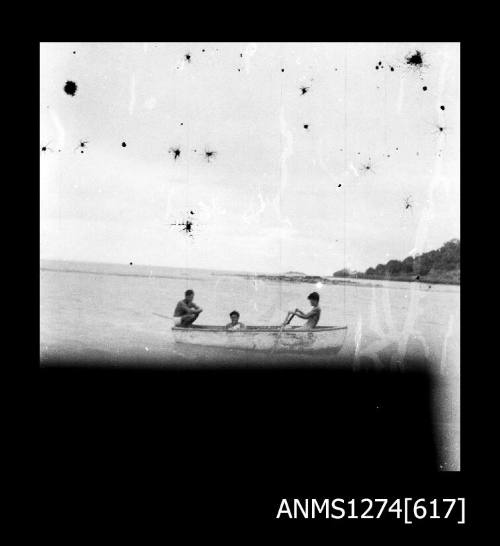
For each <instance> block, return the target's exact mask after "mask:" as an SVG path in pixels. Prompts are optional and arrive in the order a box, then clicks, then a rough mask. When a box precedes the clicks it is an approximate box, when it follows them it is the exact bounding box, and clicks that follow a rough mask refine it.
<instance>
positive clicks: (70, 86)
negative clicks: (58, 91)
mask: <svg viewBox="0 0 500 546" xmlns="http://www.w3.org/2000/svg"><path fill="white" fill-rule="evenodd" d="M76 90H77V85H76V83H75V82H72V81H70V80H68V81H67V82H66V83H65V84H64V91H65V93H67V94H68V95H71V96H72V97H74V96H75V93H76Z"/></svg>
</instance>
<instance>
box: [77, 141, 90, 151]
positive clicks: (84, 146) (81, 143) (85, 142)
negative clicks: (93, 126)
mask: <svg viewBox="0 0 500 546" xmlns="http://www.w3.org/2000/svg"><path fill="white" fill-rule="evenodd" d="M88 143H89V141H88V140H80V143H79V144H78V146H77V147H76V148H75V150H78V148H82V150H80V153H81V154H83V152H84V150H83V148H86V147H87V144H88Z"/></svg>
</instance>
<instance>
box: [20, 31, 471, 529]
mask: <svg viewBox="0 0 500 546" xmlns="http://www.w3.org/2000/svg"><path fill="white" fill-rule="evenodd" d="M255 41H263V40H255ZM316 41H319V40H316ZM364 41H367V40H364ZM404 41H407V40H404ZM33 45H34V48H33V50H30V51H29V52H28V56H29V53H31V54H33V57H32V58H33V61H34V68H35V69H34V81H33V87H34V89H36V90H37V92H36V93H35V96H34V103H33V106H34V116H35V117H34V119H35V120H38V121H35V126H36V131H35V137H34V146H33V149H34V155H35V172H34V201H33V205H34V206H33V209H32V213H33V218H34V224H35V225H34V228H35V229H34V231H33V233H34V235H35V237H34V246H35V255H34V272H35V286H34V294H33V300H32V301H34V302H35V305H36V306H37V312H36V313H35V314H34V324H33V327H34V343H33V359H32V363H33V364H34V367H35V369H36V371H35V373H37V376H38V382H39V387H38V390H39V397H38V399H37V402H38V408H39V410H41V411H40V415H41V421H42V422H40V421H39V425H40V427H41V430H44V431H45V432H46V431H47V429H44V428H43V419H44V417H47V414H46V412H44V411H43V406H44V403H46V401H47V398H49V399H50V400H51V401H52V402H53V403H54V404H56V403H59V402H61V400H63V399H65V395H63V394H61V392H63V391H67V389H68V387H70V385H73V386H74V385H76V384H77V385H78V388H79V391H78V392H79V393H80V394H83V393H82V390H84V389H88V391H87V394H88V395H89V396H90V398H92V397H93V396H94V397H96V396H97V399H98V393H97V392H96V391H95V390H94V391H93V390H92V385H93V384H95V383H94V382H95V381H96V380H97V381H100V382H101V385H103V384H106V385H107V387H108V388H109V389H111V388H112V385H113V384H115V385H116V384H117V385H118V386H119V388H120V389H122V390H127V389H128V388H130V387H131V386H132V385H135V386H137V385H138V384H140V385H141V386H142V388H143V391H142V395H141V396H140V397H139V399H140V400H141V401H142V402H143V403H145V402H146V401H147V400H148V398H149V396H150V393H151V391H154V389H155V387H156V386H157V385H158V382H157V380H158V374H157V373H155V372H150V371H148V372H140V371H138V370H136V371H119V372H118V371H113V372H112V374H113V375H112V376H111V375H109V373H108V372H105V371H102V370H101V371H97V370H89V369H81V368H80V369H73V370H64V371H63V370H55V369H53V368H40V367H39V344H38V340H39V308H40V306H39V303H40V300H39V282H38V281H39V259H40V254H39V252H40V248H39V235H40V233H39V219H40V218H39V86H38V81H39V49H38V47H39V43H38V42H35V43H34V44H33ZM467 47H468V46H467ZM467 55H469V60H470V53H469V52H468V50H467V48H464V46H463V43H461V71H462V70H463V68H464V65H465V61H464V57H466V56H467ZM460 82H461V83H460V85H461V101H460V102H461V106H460V117H461V122H460V127H461V129H462V127H463V126H462V121H464V120H465V117H463V116H464V114H465V111H464V109H463V108H462V104H464V102H463V101H464V100H467V98H468V97H467V94H466V93H467V89H466V86H464V83H465V81H464V79H463V77H462V75H461V78H460ZM463 136H464V131H462V130H461V138H463ZM460 165H461V180H462V179H463V178H464V177H465V176H467V174H468V173H467V167H468V166H467V165H466V164H465V162H463V161H462V157H461V159H460ZM460 191H461V196H462V197H461V203H463V201H464V199H466V198H467V202H468V203H469V196H467V197H466V196H465V194H464V193H465V191H466V188H465V187H464V185H463V184H462V182H461V183H460ZM465 212H466V211H465V210H464V207H463V206H462V204H461V210H460V213H461V218H464V214H465ZM467 231H468V230H467ZM468 237H469V235H468V234H467V232H464V233H462V234H461V246H462V252H465V256H467V253H468V252H469V248H471V246H470V243H469V242H468ZM469 259H470V258H469ZM467 260H468V258H467V257H466V259H465V262H466V266H465V277H462V283H463V282H465V283H466V282H467V263H468V262H467ZM462 270H464V267H463V264H462ZM462 275H463V272H462ZM467 298H468V296H467V292H466V291H464V290H463V288H462V287H461V299H462V306H461V311H460V316H461V324H462V320H463V319H464V313H462V307H463V306H464V305H465V306H466V308H467V307H468V305H469V304H468V303H467ZM461 339H462V345H461V351H460V352H461V387H460V392H461V471H460V472H430V473H426V474H419V473H413V472H410V473H408V474H404V475H401V474H399V475H387V474H385V475H383V476H376V475H373V474H371V475H364V474H363V473H362V472H360V473H359V474H358V476H356V477H355V479H353V476H345V475H344V476H341V475H339V476H338V477H337V479H336V483H337V486H336V488H335V491H332V490H329V491H320V488H316V489H315V488H314V487H313V488H311V487H309V488H308V487H307V486H306V487H300V488H299V487H298V486H297V484H298V483H301V484H302V486H304V484H303V482H301V480H300V476H298V477H296V478H295V479H294V477H293V476H292V477H291V479H290V491H293V490H294V493H293V496H301V495H302V496H303V493H306V492H307V493H308V494H309V496H315V497H321V496H327V497H328V496H342V495H344V496H346V497H347V496H351V497H353V496H356V495H360V496H372V497H382V496H386V495H393V496H401V497H403V496H414V497H415V496H426V497H430V496H438V497H452V496H455V497H457V496H460V497H463V496H465V497H466V498H467V499H468V501H469V502H471V498H472V496H473V493H475V492H476V489H475V487H473V486H472V476H473V473H474V471H475V463H474V462H473V460H472V458H471V447H472V445H471V442H472V435H471V434H470V431H471V428H470V420H471V414H470V408H471V405H472V402H471V391H472V389H473V383H474V382H473V379H474V363H475V362H476V361H477V358H478V356H477V352H476V351H472V350H471V345H470V344H469V342H468V340H466V339H464V338H463V336H461ZM165 373H166V372H165V371H162V372H161V374H162V375H163V374H165ZM225 373H226V372H224V371H221V372H217V371H215V372H211V373H210V374H209V375H210V377H208V376H207V374H199V373H198V376H197V378H196V382H195V384H196V386H197V389H199V390H200V391H201V389H204V388H213V387H214V384H215V381H214V379H215V380H216V381H220V378H221V377H222V374H225ZM247 373H248V372H247ZM259 373H260V372H250V374H251V375H253V374H256V375H255V377H256V378H257V375H258V374H259ZM168 376H169V381H171V382H173V384H175V385H177V387H179V388H180V389H181V390H180V391H179V392H182V393H184V395H186V396H187V397H188V395H189V391H190V390H191V387H188V386H186V385H185V384H184V385H183V386H182V387H181V385H182V384H183V382H185V377H186V374H184V373H182V372H179V371H173V372H169V373H168ZM276 377H277V378H278V379H277V381H276V383H275V384H276V385H277V384H278V383H279V382H280V381H281V379H279V377H280V376H279V375H278V376H276ZM192 378H193V375H191V377H190V379H191V380H192ZM210 381H211V383H210ZM226 388H227V385H226ZM144 389H145V390H144ZM182 389H184V390H182ZM109 392H110V391H109ZM128 392H130V391H128ZM148 392H149V394H148ZM217 392H218V395H220V391H217ZM76 398H78V395H77V396H76ZM118 399H119V396H118V395H116V394H115V395H114V398H113V395H111V396H110V398H109V399H108V400H107V401H106V402H104V401H101V402H102V405H99V404H98V409H99V411H100V412H102V411H104V412H106V411H107V412H110V413H111V412H112V411H113V410H112V406H113V402H115V403H116V402H117V400H118ZM66 402H67V403H68V404H69V407H70V408H71V410H72V411H73V412H74V413H73V415H75V412H76V413H77V414H78V415H79V417H80V419H77V420H76V421H77V422H78V424H79V425H80V426H83V423H84V419H83V416H82V415H80V414H79V413H78V412H79V411H80V409H81V408H79V407H78V405H74V406H71V401H70V400H66ZM122 402H123V401H122ZM67 407H68V406H66V408H60V411H61V413H64V412H66V411H67ZM121 407H122V408H123V407H125V406H121ZM99 411H89V412H88V413H87V416H86V417H87V420H88V422H89V423H91V425H92V426H95V427H96V429H95V430H96V433H99V432H103V429H102V427H101V424H100V422H99V419H100V416H99ZM101 415H102V413H101ZM65 417H66V420H65V422H64V425H63V427H62V428H63V429H65V430H66V432H68V431H69V430H70V431H72V432H75V433H76V431H77V430H79V429H78V427H77V428H76V429H73V428H72V427H73V425H72V424H71V411H69V412H68V413H67V414H66V416H65ZM118 422H120V420H119V418H118ZM122 424H123V423H122ZM155 426H157V427H158V430H157V433H158V434H159V435H161V434H162V430H161V422H160V421H155ZM61 430H62V429H54V430H52V432H54V433H57V432H61ZM124 434H125V432H124ZM63 444H64V439H63V438H59V440H58V441H57V442H56V443H55V444H53V445H52V446H48V445H47V443H46V438H45V439H44V440H42V444H41V448H42V449H43V450H46V449H47V448H49V447H50V448H53V447H54V445H56V446H57V447H58V448H62V446H63ZM95 447H98V446H95ZM108 447H109V446H108ZM126 459H127V457H126V456H125V460H126ZM75 462H76V461H75ZM157 463H158V469H156V467H151V468H148V469H147V470H148V472H152V474H153V476H154V478H153V481H154V480H155V479H156V480H158V481H160V482H161V477H160V474H161V471H160V470H159V469H160V467H161V466H162V465H163V464H164V465H165V467H168V466H169V461H168V458H166V459H165V460H164V461H162V462H160V461H157ZM146 464H147V463H146V460H142V459H141V464H140V465H136V464H135V463H134V462H132V461H129V462H128V467H127V468H126V469H125V470H124V471H123V472H124V475H125V476H126V480H128V481H129V482H133V483H134V484H135V486H136V488H137V491H138V492H139V497H138V498H141V500H142V501H144V498H145V497H146V498H147V502H145V503H144V505H145V506H147V507H148V508H149V509H150V510H151V514H152V516H151V517H153V520H154V525H153V527H155V528H156V527H158V531H159V532H160V533H161V532H162V529H163V531H166V530H167V529H168V528H170V526H171V525H173V524H174V523H175V522H174V521H173V520H176V522H177V523H178V522H180V521H181V520H182V521H184V519H183V517H181V514H183V515H184V516H185V510H181V511H179V502H175V501H173V500H172V499H171V498H170V500H169V501H168V502H166V501H165V498H164V499H163V503H164V504H163V508H162V505H161V504H160V505H159V506H158V505H153V504H152V503H151V501H152V498H153V497H152V496H150V492H149V491H146V490H145V489H144V483H141V480H140V479H139V478H138V474H140V473H141V472H142V473H143V475H144V474H147V473H148V472H146V470H145V467H144V465H146ZM247 464H248V461H245V464H242V465H241V466H242V468H241V469H239V470H240V471H241V474H240V473H236V474H235V475H233V477H232V481H233V483H232V486H234V489H232V490H231V491H232V492H233V493H234V496H228V497H226V498H224V499H223V500H222V501H221V503H220V504H217V501H216V500H215V499H218V500H219V501H220V498H219V497H218V496H217V487H218V485H219V487H220V482H219V484H217V483H216V481H212V480H213V476H211V475H210V469H206V468H205V469H203V465H202V464H200V465H199V466H196V463H191V467H190V475H191V478H193V479H194V481H193V483H194V487H195V490H197V491H198V495H200V492H201V498H202V499H203V503H202V504H203V508H202V509H203V510H204V512H205V515H207V518H206V521H205V519H204V518H201V516H200V519H203V521H205V523H206V524H207V525H210V522H212V523H214V524H216V522H219V524H221V525H224V526H231V524H232V523H234V522H238V524H239V525H244V526H254V525H261V524H264V525H268V526H270V528H272V532H275V531H276V532H277V533H278V535H279V536H285V535H286V534H287V533H288V532H291V533H292V534H295V533H300V529H302V528H304V525H305V524H301V525H299V524H298V522H288V524H287V525H279V524H278V525H277V524H276V522H275V521H274V519H273V514H274V508H272V506H275V505H274V502H275V501H276V498H277V496H278V497H279V496H280V495H277V491H276V490H272V487H270V488H269V490H268V491H266V492H265V493H263V495H261V496H260V497H252V499H248V498H246V499H245V498H242V495H241V492H242V491H244V488H243V489H241V488H240V489H238V488H237V487H236V485H237V484H238V482H239V483H245V479H247V478H248V476H249V475H251V473H250V474H249V472H248V467H247ZM96 465H97V466H96V467H94V466H93V467H92V469H93V470H95V472H96V476H99V478H100V479H102V480H103V482H104V481H105V476H106V474H105V473H101V470H102V469H99V463H96ZM193 465H194V466H193ZM78 466H79V467H80V468H78ZM82 466H85V467H86V468H87V470H88V464H86V463H85V462H84V461H83V460H79V461H78V462H77V465H76V467H74V468H67V466H66V463H63V462H60V463H59V464H55V465H52V466H51V467H50V470H51V476H52V477H55V475H56V474H57V473H60V471H63V473H65V477H61V476H59V478H58V479H59V480H60V481H61V482H63V481H66V478H67V479H68V480H69V481H66V485H68V484H69V485H70V487H69V490H68V491H67V494H68V496H70V497H71V498H73V497H74V496H75V495H76V496H78V495H79V487H80V489H81V488H82V486H83V484H82V483H79V481H78V478H74V477H73V476H74V474H73V473H72V470H73V471H75V472H77V474H79V475H80V477H81V475H82V471H81V467H82ZM117 468H121V466H120V465H117V466H116V467H115V470H116V469H117ZM179 470H180V469H179ZM183 470H184V469H183ZM212 470H213V468H212ZM108 472H110V471H109V469H108ZM155 472H157V474H155ZM200 472H201V475H200V474H199V473H200ZM298 472H299V473H300V471H298ZM111 473H113V472H111ZM84 474H85V475H86V472H84ZM245 476H246V478H245ZM207 478H208V482H207V481H206V480H207ZM269 479H270V480H272V475H270V476H269ZM72 480H74V481H72ZM55 481H58V480H57V479H56V480H55ZM188 481H189V480H188ZM71 483H73V484H74V485H75V487H73V488H71ZM190 483H191V482H190ZM207 483H208V484H209V487H208V489H207V487H206V485H207ZM78 484H79V485H78ZM171 485H172V484H170V486H171ZM294 485H295V486H296V487H294ZM316 485H317V484H316ZM185 486H186V482H185V481H184V482H183V483H182V484H181V483H178V484H177V489H176V488H175V487H174V488H173V491H175V494H176V495H177V498H178V499H180V498H181V497H182V496H183V495H185V493H186V489H188V488H186V487H185ZM196 486H198V489H196ZM247 486H248V483H247ZM166 487H167V489H166V490H168V485H167V486H166ZM311 489H312V490H311ZM118 490H120V491H122V487H117V491H118ZM170 490H171V491H172V488H171V489H170ZM163 491H165V489H164V490H163ZM295 491H296V493H295ZM87 493H88V492H87ZM164 494H165V493H164ZM290 494H291V493H287V495H289V496H290ZM193 496H196V495H193ZM282 496H285V494H283V495H282ZM98 497H99V490H98V489H95V490H94V491H93V492H91V494H90V497H89V498H90V499H93V501H96V500H97V498H98ZM160 497H161V495H160ZM82 498H83V496H82ZM190 498H191V501H192V498H193V497H190ZM196 498H198V499H199V498H200V496H197V497H196ZM211 499H212V500H211ZM278 500H279V499H278ZM191 501H190V502H191ZM160 502H161V501H160ZM199 502H200V501H198V505H197V506H198V509H201V508H200V506H199ZM212 503H213V504H215V506H216V508H217V509H216V510H214V509H213V508H214V506H210V505H211V504H212ZM235 503H236V506H238V507H239V509H238V510H235ZM180 504H182V503H180ZM221 510H223V511H224V513H225V514H229V516H228V517H226V516H224V517H221V516H222V513H221ZM269 512H271V513H269ZM61 513H62V512H61ZM169 514H170V517H169ZM208 514H210V516H209V517H208ZM242 514H243V517H241V516H242ZM154 515H156V516H157V518H158V520H156V519H155V518H154ZM477 517H478V511H477V509H474V508H473V509H472V510H471V509H470V507H468V525H467V527H468V526H470V522H471V519H472V521H474V519H475V518H477ZM91 519H92V518H91ZM160 520H161V521H162V522H163V523H164V524H165V525H162V524H160ZM117 521H121V523H120V525H122V524H123V523H124V522H123V520H117ZM306 523H307V525H306V528H307V530H308V532H309V533H311V532H312V531H313V525H311V522H306ZM312 523H313V524H314V526H316V525H318V524H317V522H312ZM183 525H188V526H192V525H193V523H192V522H191V519H190V520H189V522H184V523H183ZM363 525H364V524H363ZM363 525H360V526H359V527H363ZM420 526H421V527H427V528H430V527H432V525H430V524H429V523H428V522H424V523H422V524H421V525H420ZM125 527H127V525H125ZM395 527H398V526H397V525H396V526H394V525H392V526H391V529H392V528H395ZM318 528H323V530H324V526H323V525H318ZM328 528H329V531H328V532H329V533H331V534H332V535H333V534H334V533H336V532H337V531H338V527H335V528H334V526H332V525H329V526H328ZM353 528H354V527H353V526H351V525H349V526H347V527H346V529H345V530H346V531H347V532H348V533H349V532H352V529H353ZM184 529H185V527H184ZM315 529H316V527H315V528H314V530H315ZM413 529H414V528H412V531H413ZM455 530H457V529H455ZM458 531H461V529H460V527H459V528H458ZM163 534H165V533H163Z"/></svg>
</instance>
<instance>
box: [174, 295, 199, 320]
mask: <svg viewBox="0 0 500 546" xmlns="http://www.w3.org/2000/svg"><path fill="white" fill-rule="evenodd" d="M193 299H194V292H193V291H192V290H186V292H184V299H183V300H181V301H179V302H178V303H177V305H176V307H175V311H174V324H175V326H182V327H187V326H191V325H192V324H193V322H194V321H195V320H196V319H197V318H198V317H199V315H200V313H201V312H202V311H203V309H202V308H201V307H198V305H196V303H194V301H193Z"/></svg>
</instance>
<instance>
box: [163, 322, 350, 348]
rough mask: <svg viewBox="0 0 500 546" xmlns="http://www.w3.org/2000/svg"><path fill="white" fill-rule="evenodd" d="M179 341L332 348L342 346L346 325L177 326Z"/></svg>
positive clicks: (242, 345)
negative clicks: (237, 328) (227, 327)
mask: <svg viewBox="0 0 500 546" xmlns="http://www.w3.org/2000/svg"><path fill="white" fill-rule="evenodd" d="M172 333H173V336H174V340H175V341H176V342H177V343H187V344H191V345H204V346H208V347H223V348H229V349H244V350H256V351H273V352H274V351H279V352H283V351H292V352H296V351H298V352H301V351H332V352H337V351H339V350H340V348H341V347H342V345H343V343H344V340H345V337H346V333H347V326H318V327H316V328H314V329H313V330H310V329H306V328H290V329H287V328H285V329H283V327H282V326H247V327H246V328H244V329H242V330H226V328H225V327H224V326H201V325H193V326H191V327H189V328H183V327H179V326H174V327H173V328H172Z"/></svg>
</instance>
